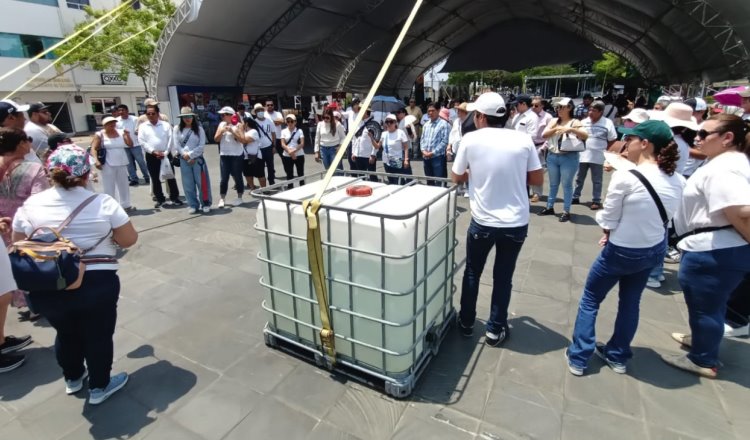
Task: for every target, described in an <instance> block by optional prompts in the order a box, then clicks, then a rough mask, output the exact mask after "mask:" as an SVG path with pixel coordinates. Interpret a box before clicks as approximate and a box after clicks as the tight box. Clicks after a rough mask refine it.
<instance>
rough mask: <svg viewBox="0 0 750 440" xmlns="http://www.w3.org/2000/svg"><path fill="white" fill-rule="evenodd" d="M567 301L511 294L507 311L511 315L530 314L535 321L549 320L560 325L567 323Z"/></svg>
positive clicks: (526, 294) (527, 294)
mask: <svg viewBox="0 0 750 440" xmlns="http://www.w3.org/2000/svg"><path fill="white" fill-rule="evenodd" d="M568 307H569V302H568V301H558V300H555V299H552V298H548V297H544V296H538V295H532V294H530V293H522V294H520V295H518V294H515V292H514V294H513V296H512V297H511V300H510V307H509V308H508V312H509V313H510V314H513V316H530V317H533V319H535V320H537V321H543V322H551V323H553V324H558V325H561V326H565V325H568V323H569V322H570V317H569V316H568V315H569V314H568Z"/></svg>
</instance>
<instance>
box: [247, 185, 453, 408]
mask: <svg viewBox="0 0 750 440" xmlns="http://www.w3.org/2000/svg"><path fill="white" fill-rule="evenodd" d="M323 175H324V173H319V174H313V175H311V176H310V175H308V176H304V177H299V178H295V179H293V180H290V181H284V182H281V183H277V184H275V185H272V186H269V187H266V188H261V189H258V190H255V191H253V192H252V195H253V196H254V197H255V198H257V199H259V201H260V203H261V204H262V205H263V207H264V209H263V215H264V224H265V225H268V217H267V215H268V214H267V212H268V210H267V209H265V203H266V202H267V201H274V202H279V203H283V204H285V205H286V207H287V216H288V218H287V220H288V223H287V224H288V229H289V230H288V231H287V232H286V233H281V232H277V231H271V230H269V229H267V228H263V227H261V226H260V225H259V224H257V223H256V224H255V229H256V230H257V231H258V232H260V233H262V234H263V238H262V240H263V242H264V244H262V245H264V246H265V253H266V255H267V256H268V258H264V257H263V256H262V252H259V253H258V259H259V261H261V263H262V264H265V265H267V267H268V275H269V280H267V281H266V280H264V277H263V276H261V280H260V284H261V285H262V286H263V287H264V288H265V289H268V290H269V291H270V297H271V302H272V304H270V305H269V304H266V300H264V301H263V303H262V307H263V309H264V310H266V312H268V313H270V314H271V316H272V318H273V319H272V321H269V322H268V323H267V324H266V327H265V328H264V330H263V334H264V340H265V342H266V345H268V346H270V347H273V348H284V349H285V351H291V352H296V351H298V350H303V351H307V352H309V353H311V354H312V355H313V356H314V360H315V363H316V364H318V366H320V367H323V368H326V369H329V370H331V369H334V368H335V365H341V366H345V367H346V368H347V369H348V370H353V371H354V372H355V375H356V374H357V373H359V374H362V375H364V377H359V378H357V379H360V380H362V379H364V380H365V381H366V382H369V381H368V380H367V379H368V376H370V377H371V378H375V379H379V380H381V381H383V383H384V387H385V391H386V393H388V394H390V395H392V396H394V397H398V398H402V397H406V396H408V395H409V394H411V392H412V390H413V388H414V385H415V383H416V381H417V380H418V379H419V376H420V375H421V373H422V372H423V371H424V369H425V368H426V366H427V364H428V363H429V361H430V359H431V358H432V357H433V356H434V355H436V354H437V352H438V349H439V346H440V344H441V342H442V340H443V339H444V337H445V334H446V333H447V331H448V329H449V328H450V325H451V323H452V322H453V320H454V317H455V310H454V309H453V295H454V294H455V291H456V287H455V285H454V284H453V279H454V276H455V274H456V272H457V270H458V268H459V264H457V263H456V261H455V250H456V248H457V246H458V240H456V237H455V234H456V221H457V219H458V217H459V215H460V212H459V211H458V209H457V189H458V186H457V185H452V184H450V181H449V180H447V179H442V178H431V177H424V176H404V175H400V174H388V173H380V172H351V171H341V172H340V173H338V175H340V176H347V177H353V178H356V180H354V181H352V182H349V183H347V184H345V185H340V186H336V187H329V188H327V189H326V191H325V193H324V194H328V193H331V192H333V191H337V190H340V189H342V188H345V187H348V186H351V185H355V184H357V183H358V182H361V181H363V179H365V178H368V177H369V176H377V177H378V178H381V177H385V178H387V177H399V178H404V177H406V178H408V179H409V180H410V182H408V183H406V184H405V185H402V188H399V189H397V190H396V191H394V192H393V193H395V192H398V191H400V190H401V189H403V188H406V187H408V186H413V185H416V184H417V183H418V182H419V181H425V182H427V181H434V182H438V183H440V184H444V183H449V185H450V186H449V187H448V188H447V190H446V193H443V194H441V195H439V196H436V197H434V198H433V199H431V200H429V201H428V202H426V203H425V204H424V206H422V207H418V208H415V209H414V210H413V211H409V213H406V214H400V215H387V214H373V212H371V211H364V209H365V208H366V207H367V206H369V205H371V204H374V203H376V202H378V201H380V200H382V199H380V198H379V199H377V200H373V201H372V202H370V203H368V204H367V205H365V206H362V207H360V208H359V209H351V208H340V207H335V206H326V205H322V206H321V208H320V211H321V212H322V211H324V210H329V211H339V212H343V213H345V214H346V216H347V224H348V246H346V245H340V244H335V243H328V242H323V252H324V253H326V254H327V257H328V261H330V259H331V249H332V248H338V249H342V250H345V251H347V252H348V254H349V258H348V260H349V268H348V269H349V270H348V276H349V278H350V279H349V280H341V279H334V278H332V277H331V268H330V267H328V265H326V272H327V273H326V283H327V286H328V295H329V308H330V310H331V311H336V312H339V313H344V314H347V315H350V316H351V317H357V318H362V319H366V320H369V321H373V322H376V323H379V324H380V328H381V335H380V337H381V339H380V340H381V345H383V346H385V345H386V344H385V339H386V338H385V336H386V327H388V326H390V327H404V326H407V325H412V324H413V323H414V322H415V321H416V319H418V318H419V316H420V315H422V320H423V322H422V329H423V330H422V332H421V333H419V334H416V333H417V326H414V327H413V328H414V330H413V332H414V334H413V338H414V339H413V340H414V342H413V344H412V345H411V346H410V347H409V349H408V350H406V351H405V352H400V353H399V352H394V351H391V350H388V349H386V348H383V347H376V346H373V345H371V344H367V343H365V342H362V341H358V340H356V339H354V338H353V337H346V336H344V335H343V334H341V333H336V323H335V322H333V323H332V324H333V325H332V327H333V330H334V332H335V333H336V340H337V341H341V340H344V341H346V342H348V343H350V344H351V348H352V355H351V357H350V356H347V355H343V354H341V353H338V352H337V356H336V359H335V362H332V360H331V359H329V358H328V356H327V354H326V352H325V350H324V349H323V346H322V343H321V341H320V335H319V331H320V330H321V328H320V327H318V326H315V325H311V324H309V323H307V322H304V321H302V320H301V319H299V316H300V314H301V313H302V311H299V310H297V302H296V301H293V304H294V306H293V310H294V315H295V316H287V315H285V314H282V313H280V312H278V311H277V310H274V304H273V303H274V301H275V298H276V296H275V295H279V294H282V295H287V296H291V297H292V298H293V299H294V300H300V301H303V302H307V303H309V305H310V313H311V316H310V317H311V323H314V322H315V320H316V319H315V315H316V314H319V311H318V302H317V300H316V299H315V298H314V295H312V296H313V297H312V298H308V297H305V296H301V295H297V294H295V293H294V292H288V291H286V290H283V289H279V288H277V287H275V286H274V282H273V279H272V277H273V274H272V271H271V268H272V267H273V266H277V267H281V268H283V269H287V270H289V271H290V273H291V274H292V280H291V281H292V289H293V290H294V285H295V280H294V273H295V272H296V273H299V274H304V275H306V276H307V278H308V283H309V289H310V292H313V291H314V290H313V287H312V276H311V272H310V271H309V270H308V269H301V268H299V267H294V265H295V263H294V261H293V258H294V257H293V253H292V246H293V241H294V240H302V241H305V242H306V241H307V236H296V235H293V234H292V231H291V228H292V225H291V215H292V213H291V206H292V205H301V204H302V202H301V201H296V200H288V199H281V198H276V197H274V194H276V193H277V192H279V190H283V189H284V188H285V187H287V186H288V185H293V184H294V183H296V182H299V181H300V180H303V179H305V180H308V181H309V179H310V178H311V177H312V178H315V177H316V176H321V177H322V176H323ZM393 193H390V194H393ZM445 197H447V207H446V222H445V225H443V226H442V227H441V228H439V229H438V230H437V231H435V232H434V233H433V234H432V235H430V236H427V232H428V231H429V213H430V208H431V205H432V204H433V203H435V202H437V201H438V200H440V199H443V198H445ZM422 213H424V219H425V220H424V227H423V228H422V229H424V231H420V229H421V228H420V227H419V216H420V215H421V214H422ZM355 214H357V215H365V216H369V217H375V218H379V219H380V249H381V252H373V251H364V250H360V249H355V248H353V247H352V246H351V244H352V223H351V218H352V215H355ZM326 218H327V221H325V222H322V224H321V228H323V227H325V228H328V229H327V232H328V237H330V235H331V234H330V231H331V229H330V228H331V216H330V215H327V216H326ZM411 218H414V219H415V231H414V244H415V249H414V250H413V251H412V252H409V253H408V254H406V255H389V254H387V253H385V221H386V220H406V219H411ZM446 230H447V233H446V234H445V242H446V243H445V253H444V255H443V256H442V258H440V260H439V261H438V262H437V263H436V264H435V265H434V266H432V267H428V266H429V265H428V255H429V251H428V249H427V247H428V246H429V245H430V244H432V243H433V242H434V240H435V239H436V238H437V237H439V236H440V235H441V234H443V232H445V231H446ZM420 232H421V233H422V234H423V235H424V236H425V237H424V241H423V242H422V244H419V238H420V237H419V234H420ZM270 235H276V236H280V237H284V238H286V239H288V241H289V249H290V264H288V265H287V264H283V263H277V262H274V261H272V260H271V257H272V256H271V255H270V252H271V251H270ZM422 251H424V260H425V261H424V274H420V273H418V272H420V271H419V267H418V264H416V261H415V264H414V275H413V276H414V285H413V287H412V288H411V289H410V290H408V291H406V292H393V291H389V290H386V289H385V288H384V286H385V269H384V268H385V261H386V260H387V259H390V260H406V259H411V258H414V259H416V258H417V256H418V255H419V254H420V253H421V252H422ZM354 253H360V254H367V255H370V256H375V257H379V258H380V262H381V267H382V268H383V270H382V271H381V272H382V273H381V277H380V285H381V287H380V288H378V287H373V286H365V285H362V284H358V283H355V282H353V281H351V278H352V276H353V273H352V256H353V254H354ZM440 267H445V268H446V269H447V274H446V278H445V280H443V281H442V282H441V283H440V284H439V286H438V287H437V288H436V289H435V291H434V292H431V293H430V294H429V295H428V292H427V290H428V288H427V279H428V278H429V277H430V276H431V275H432V274H433V273H435V271H436V270H438V269H439V268H440ZM419 275H421V278H420V277H419ZM334 283H340V284H343V285H345V286H347V287H348V290H349V298H348V299H349V308H353V291H354V288H355V287H356V288H360V289H363V290H367V291H370V292H372V293H378V294H380V295H381V298H380V303H381V316H380V318H376V317H371V316H366V315H363V314H360V313H357V312H354V311H352V310H348V309H345V308H342V307H340V306H339V305H335V304H333V303H332V301H331V300H332V298H331V293H332V291H333V285H334ZM418 291H421V292H420V293H421V294H422V305H421V306H420V307H417V295H418V294H419V293H418ZM441 293H443V294H444V298H443V304H442V305H440V309H439V310H438V311H437V312H436V314H435V318H434V319H433V320H432V321H431V322H426V320H427V313H426V309H427V307H428V305H430V304H431V303H432V301H434V300H438V299H439V298H436V297H437V296H438V295H440V294H441ZM386 295H392V296H403V295H414V300H413V310H412V312H413V313H412V314H411V319H410V320H409V321H407V322H401V323H399V322H389V321H387V320H385V298H386ZM422 312H425V313H422ZM440 316H442V318H443V321H442V322H441V323H440V325H439V326H436V325H435V324H436V321H437V318H438V317H440ZM278 317H282V318H285V319H287V320H289V321H291V322H293V323H294V326H295V333H296V334H290V333H288V332H285V331H282V330H278V328H277V325H276V323H277V318H278ZM331 319H332V320H333V319H334V318H333V315H332V316H331ZM300 326H303V327H306V328H308V329H312V330H314V333H313V334H314V341H313V344H314V345H312V346H311V345H310V344H309V342H308V340H307V339H303V338H301V337H300V336H299V332H300ZM348 330H349V334H350V335H353V334H354V319H349V329H348ZM420 343H421V344H422V347H423V348H422V351H421V353H417V347H418V346H419V345H420ZM356 346H363V347H367V348H369V349H373V350H376V351H379V352H380V353H381V356H382V365H383V368H382V369H381V368H378V367H376V366H373V365H369V364H366V363H363V362H360V361H358V360H357V359H356ZM408 354H411V356H412V362H411V366H410V367H409V369H408V370H407V371H405V372H402V373H399V374H392V373H389V372H387V371H385V368H386V356H387V355H392V356H404V355H408ZM351 372H352V371H349V372H348V373H349V375H351V374H350V373H351Z"/></svg>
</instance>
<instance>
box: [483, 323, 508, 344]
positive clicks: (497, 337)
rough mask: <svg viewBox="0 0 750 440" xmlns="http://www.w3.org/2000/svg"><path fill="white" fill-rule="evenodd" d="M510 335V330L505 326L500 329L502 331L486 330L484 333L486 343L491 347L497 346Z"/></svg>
mask: <svg viewBox="0 0 750 440" xmlns="http://www.w3.org/2000/svg"><path fill="white" fill-rule="evenodd" d="M507 337H508V330H507V329H506V328H505V327H503V328H502V329H500V333H490V332H486V333H485V334H484V343H485V344H487V345H489V346H490V347H497V346H498V345H500V344H502V342H503V341H504V340H505V339H506V338H507Z"/></svg>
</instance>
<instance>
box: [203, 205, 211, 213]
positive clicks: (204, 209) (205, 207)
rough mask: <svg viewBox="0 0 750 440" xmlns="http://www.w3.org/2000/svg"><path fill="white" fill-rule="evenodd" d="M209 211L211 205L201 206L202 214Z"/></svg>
mask: <svg viewBox="0 0 750 440" xmlns="http://www.w3.org/2000/svg"><path fill="white" fill-rule="evenodd" d="M209 212H211V207H210V206H204V207H203V213H204V214H208V213H209Z"/></svg>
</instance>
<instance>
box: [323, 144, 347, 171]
mask: <svg viewBox="0 0 750 440" xmlns="http://www.w3.org/2000/svg"><path fill="white" fill-rule="evenodd" d="M338 149H339V146H338V145H334V146H333V147H323V146H321V147H320V159H321V160H322V161H323V168H324V169H325V170H326V171H328V168H329V167H330V166H331V164H332V163H333V159H335V158H336V151H337V150H338ZM336 168H338V169H340V170H342V171H343V170H344V162H343V161H341V162H339V165H338V166H337V167H336Z"/></svg>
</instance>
